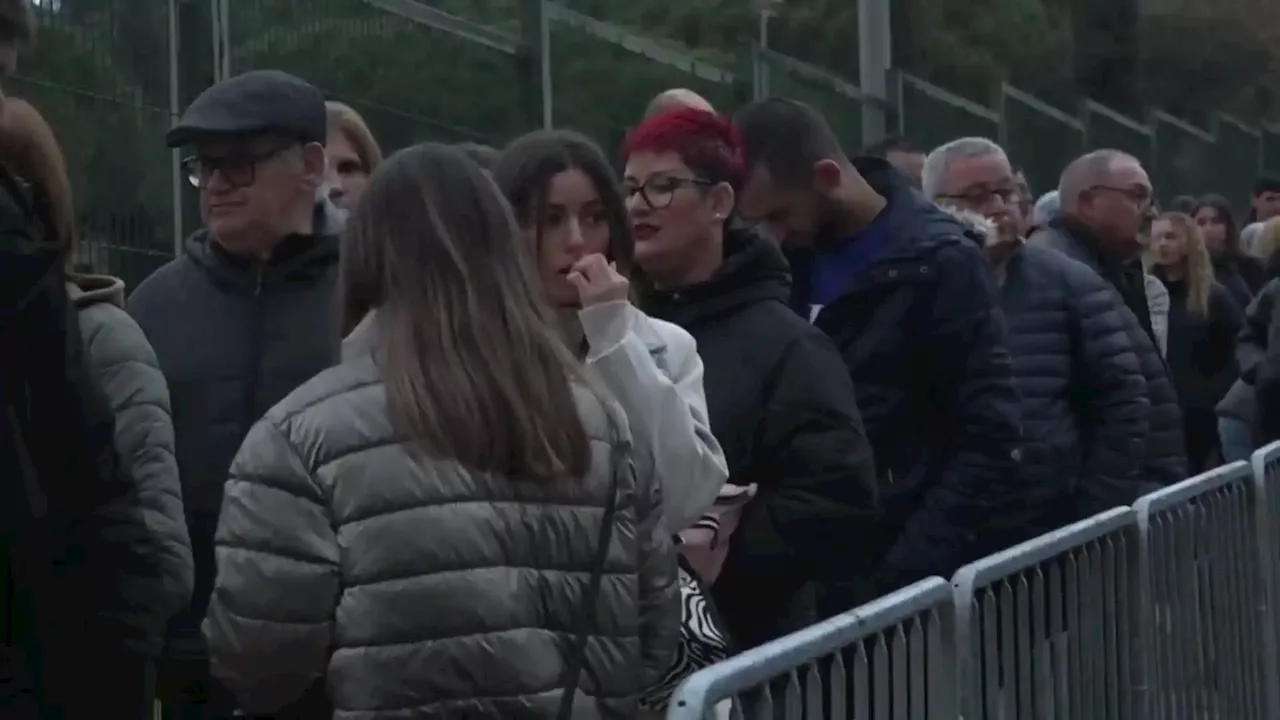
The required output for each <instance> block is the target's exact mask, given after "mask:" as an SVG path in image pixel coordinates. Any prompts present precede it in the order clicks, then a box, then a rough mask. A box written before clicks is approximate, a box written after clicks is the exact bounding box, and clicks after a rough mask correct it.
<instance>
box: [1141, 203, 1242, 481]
mask: <svg viewBox="0 0 1280 720" xmlns="http://www.w3.org/2000/svg"><path fill="white" fill-rule="evenodd" d="M1148 253H1149V260H1150V263H1151V271H1152V273H1153V274H1154V275H1156V277H1158V278H1159V279H1160V280H1161V281H1162V282H1163V283H1164V284H1165V286H1166V287H1167V288H1168V289H1169V340H1168V342H1169V347H1168V351H1167V353H1166V354H1165V359H1166V361H1167V362H1168V364H1169V374H1170V377H1171V379H1172V380H1173V384H1174V387H1175V388H1176V389H1177V391H1178V404H1179V405H1180V406H1181V407H1182V421H1183V430H1184V433H1185V436H1186V444H1187V460H1188V462H1189V464H1190V466H1191V472H1193V473H1197V472H1200V471H1202V470H1205V469H1207V468H1208V467H1210V466H1211V465H1213V464H1215V462H1214V461H1215V453H1216V452H1217V451H1218V450H1219V438H1218V419H1217V415H1216V413H1215V411H1214V407H1215V406H1216V405H1217V404H1218V402H1219V401H1220V400H1222V399H1223V397H1224V396H1225V395H1226V393H1227V390H1228V389H1230V388H1231V385H1232V383H1234V382H1235V379H1236V374H1237V370H1236V361H1235V339H1236V335H1237V333H1239V332H1240V328H1241V327H1242V326H1243V322H1244V316H1243V312H1242V310H1241V308H1240V307H1239V306H1238V305H1237V304H1236V302H1235V300H1234V299H1233V298H1232V297H1231V294H1230V292H1229V291H1228V290H1227V289H1226V288H1225V287H1223V286H1222V285H1220V284H1219V283H1217V282H1216V281H1215V280H1214V275H1213V264H1212V260H1211V259H1210V254H1209V250H1208V248H1207V247H1206V246H1205V242H1204V237H1203V235H1202V234H1201V231H1200V228H1199V227H1198V226H1197V224H1196V221H1195V220H1193V219H1192V218H1191V216H1189V215H1186V214H1184V213H1176V212H1167V213H1164V214H1162V215H1160V216H1159V217H1158V218H1156V220H1155V222H1154V223H1152V225H1151V243H1150V246H1149V248H1148Z"/></svg>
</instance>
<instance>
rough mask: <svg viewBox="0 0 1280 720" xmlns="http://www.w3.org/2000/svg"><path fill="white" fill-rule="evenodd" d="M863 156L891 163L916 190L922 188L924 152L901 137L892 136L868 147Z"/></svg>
mask: <svg viewBox="0 0 1280 720" xmlns="http://www.w3.org/2000/svg"><path fill="white" fill-rule="evenodd" d="M862 154H863V155H865V156H866V157H878V158H883V159H885V160H888V161H889V164H890V165H892V166H893V167H894V169H895V170H897V171H898V172H900V173H902V174H903V175H905V176H906V178H907V179H908V180H910V181H911V183H912V184H913V185H915V186H916V188H919V187H920V173H921V172H922V171H923V170H924V151H923V150H921V149H920V148H919V147H918V146H917V145H916V144H915V143H913V142H911V141H910V140H908V139H906V138H904V137H902V136H901V135H890V136H889V137H886V138H885V139H883V140H881V141H880V142H878V143H875V144H874V145H869V146H867V147H866V148H865V149H864V150H863V151H862Z"/></svg>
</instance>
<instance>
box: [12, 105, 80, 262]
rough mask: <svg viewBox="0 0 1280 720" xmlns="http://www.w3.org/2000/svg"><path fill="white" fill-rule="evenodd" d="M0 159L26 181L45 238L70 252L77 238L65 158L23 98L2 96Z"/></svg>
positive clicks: (48, 131) (42, 122)
mask: <svg viewBox="0 0 1280 720" xmlns="http://www.w3.org/2000/svg"><path fill="white" fill-rule="evenodd" d="M0 163H3V164H4V165H6V166H8V168H9V169H10V170H11V171H12V172H13V173H14V174H16V175H17V176H19V177H20V178H22V179H23V180H24V181H26V182H27V183H29V184H30V186H31V193H32V197H33V200H34V201H35V204H36V211H37V213H39V215H40V220H41V221H42V222H43V223H44V224H45V228H46V230H47V232H48V236H49V238H50V239H56V240H57V241H58V242H59V243H60V244H61V245H62V247H64V248H65V249H66V250H67V252H68V256H70V254H71V252H72V251H74V250H75V246H76V241H77V238H76V223H75V204H74V202H73V199H72V194H71V180H70V178H69V177H68V175H67V162H66V159H65V157H64V156H63V153H62V146H60V145H59V144H58V139H57V137H56V136H55V135H54V133H53V128H51V127H50V126H49V123H48V122H46V121H45V119H44V116H43V115H41V114H40V111H38V110H36V109H35V106H33V105H32V104H31V103H29V102H27V101H25V100H20V99H18V98H9V99H6V100H5V102H4V105H3V109H2V110H0Z"/></svg>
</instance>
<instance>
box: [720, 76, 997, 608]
mask: <svg viewBox="0 0 1280 720" xmlns="http://www.w3.org/2000/svg"><path fill="white" fill-rule="evenodd" d="M735 121H736V122H737V124H738V126H739V128H740V130H741V131H742V133H743V139H744V144H745V156H746V157H745V158H744V160H745V164H746V167H747V171H748V175H747V182H746V185H745V186H744V188H743V192H742V194H741V197H740V200H739V204H738V210H739V211H740V212H741V213H742V214H743V216H744V217H745V218H746V219H747V220H749V221H754V222H758V223H761V224H762V225H763V226H764V227H766V228H767V229H769V230H770V231H771V232H772V234H773V235H774V237H775V238H777V239H778V240H779V242H781V243H782V245H783V247H784V248H786V249H787V251H788V253H789V255H790V259H791V262H792V271H793V276H794V278H795V285H794V288H793V290H794V292H793V307H795V308H796V309H797V311H799V312H802V313H805V314H807V315H808V316H810V317H812V318H813V322H814V324H815V325H816V326H817V327H819V328H820V329H822V330H823V331H825V332H826V333H827V334H828V335H830V336H831V337H832V339H833V340H834V341H835V342H836V344H837V345H838V346H839V348H840V350H841V353H842V355H843V357H844V360H845V364H846V366H847V367H848V369H849V373H850V375H851V376H852V378H853V381H854V385H855V388H856V391H857V395H858V405H859V409H860V410H861V411H862V414H863V419H864V422H865V424H866V429H867V434H868V436H869V437H870V440H871V445H872V449H873V451H874V453H875V456H876V467H877V469H878V470H879V471H880V482H881V493H882V498H883V508H884V515H883V520H882V521H880V522H879V524H878V527H877V528H876V529H875V532H873V533H872V538H873V539H872V541H871V545H872V546H871V547H865V548H850V549H849V550H850V561H851V562H859V563H862V562H865V563H866V564H867V565H868V570H869V572H870V573H871V575H872V577H873V578H874V581H875V582H874V583H873V585H874V586H875V590H876V591H877V592H887V591H890V590H893V589H895V588H899V587H902V586H904V585H906V584H908V583H911V582H913V581H915V580H919V579H921V578H923V577H927V576H929V575H942V576H949V575H950V574H951V573H952V572H953V571H955V570H956V568H957V567H959V566H960V565H962V564H964V563H965V562H968V561H971V560H973V559H976V555H977V554H978V553H979V552H980V550H981V548H982V544H983V541H984V538H982V537H980V536H981V533H982V530H983V527H984V526H985V525H986V523H987V522H988V521H989V520H990V519H991V518H990V516H991V515H992V513H996V512H1001V511H1002V509H1003V508H1007V507H1009V503H1010V500H1011V499H1016V497H1017V494H1018V493H1019V492H1020V488H1019V486H1018V474H1017V473H1018V466H1019V452H1018V449H1017V448H1018V445H1019V439H1020V438H1019V436H1020V428H1019V413H1018V398H1017V393H1016V391H1015V389H1014V384H1013V378H1012V374H1011V368H1010V361H1009V353H1008V350H1007V349H1006V331H1005V323H1004V319H1003V316H1002V314H1001V312H1000V309H999V305H998V302H997V293H996V287H995V283H994V279H993V277H992V275H991V271H990V269H989V267H988V266H987V264H986V261H985V259H984V257H983V254H982V250H981V247H980V246H981V242H980V240H979V239H977V238H975V237H973V236H972V235H971V233H970V231H969V230H968V229H967V228H965V227H964V226H962V225H961V224H960V223H959V222H957V221H956V220H955V218H953V217H951V216H950V215H948V214H947V213H944V212H943V211H941V210H939V209H938V208H937V207H935V206H934V205H932V204H931V203H928V202H927V201H925V200H924V199H923V198H922V197H921V196H920V195H919V193H917V192H915V191H914V190H913V189H912V187H911V185H910V184H909V182H908V181H907V180H906V179H905V178H903V176H902V175H901V174H899V173H898V172H897V171H896V170H894V169H893V168H892V167H890V165H889V164H888V163H887V162H886V161H884V160H881V159H878V158H865V159H861V158H860V159H857V160H853V161H850V160H849V159H847V157H846V156H845V154H844V152H843V150H842V149H841V147H840V144H839V142H838V141H837V140H836V138H835V135H834V133H833V132H832V131H831V128H830V126H829V125H828V124H827V122H826V121H825V120H824V119H823V118H822V116H821V115H819V114H818V113H817V112H816V111H815V110H813V109H812V108H810V107H808V106H807V105H804V104H803V103H799V102H795V101H791V100H783V99H769V100H762V101H758V102H755V103H752V104H751V105H748V106H747V107H745V108H743V109H742V110H740V111H739V112H738V113H737V115H736V116H735ZM856 595H857V594H856V593H850V594H848V596H841V594H840V593H838V592H836V593H833V594H832V596H831V597H830V598H829V600H830V602H831V603H835V604H844V605H846V606H850V604H851V603H855V602H857V601H860V600H865V599H866V598H865V597H858V596H856Z"/></svg>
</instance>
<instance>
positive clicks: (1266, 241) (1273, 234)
mask: <svg viewBox="0 0 1280 720" xmlns="http://www.w3.org/2000/svg"><path fill="white" fill-rule="evenodd" d="M1249 250H1250V252H1252V253H1253V254H1254V255H1255V256H1257V257H1258V258H1260V259H1261V260H1263V261H1264V262H1265V261H1267V260H1269V259H1271V256H1272V255H1274V254H1275V252H1276V250H1280V217H1273V218H1271V219H1270V220H1267V221H1265V222H1263V223H1262V225H1261V226H1260V227H1259V228H1258V232H1257V234H1256V235H1254V237H1253V244H1252V245H1250V246H1249Z"/></svg>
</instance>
